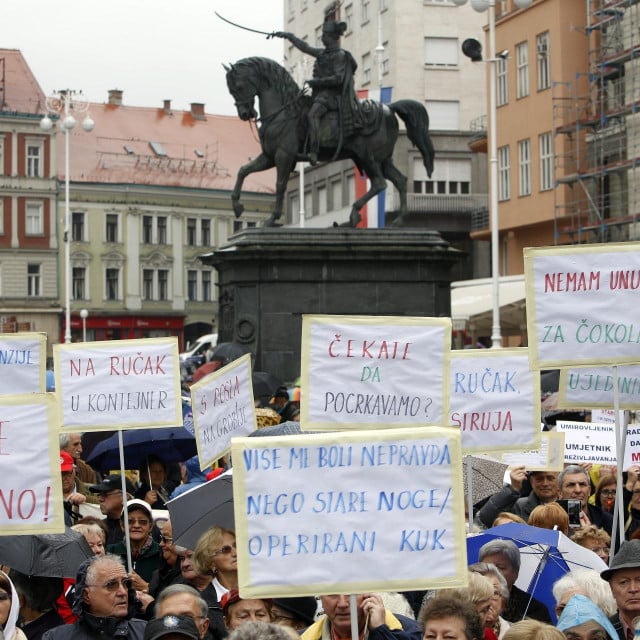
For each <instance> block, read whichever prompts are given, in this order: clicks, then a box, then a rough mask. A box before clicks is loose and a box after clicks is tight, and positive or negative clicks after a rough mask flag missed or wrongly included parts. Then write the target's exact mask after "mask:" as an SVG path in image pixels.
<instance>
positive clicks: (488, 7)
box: [452, 0, 533, 349]
mask: <svg viewBox="0 0 640 640" xmlns="http://www.w3.org/2000/svg"><path fill="white" fill-rule="evenodd" d="M452 1H453V4H455V5H456V6H458V7H461V6H462V5H464V4H466V2H467V0H452ZM514 2H515V5H516V7H517V8H518V9H527V8H528V7H530V6H531V3H532V2H533V0H514ZM471 7H472V8H473V9H474V10H475V11H478V12H479V13H482V12H484V11H488V19H489V59H488V60H487V62H488V63H489V135H488V138H489V176H490V191H491V193H490V199H489V217H490V219H491V285H492V296H491V298H492V301H493V305H492V306H493V311H492V318H493V320H492V327H491V347H492V348H494V349H497V348H499V347H501V346H502V335H501V331H500V229H499V216H498V143H497V132H496V119H497V113H496V94H497V82H496V65H497V63H498V60H500V59H504V57H505V54H504V52H503V53H501V54H500V56H499V57H496V0H471ZM462 52H463V53H464V54H465V55H466V56H467V57H469V58H471V60H472V61H473V62H479V61H481V60H482V53H481V52H482V45H481V44H480V43H479V42H478V41H477V40H473V39H469V40H465V42H464V43H463V45H462Z"/></svg>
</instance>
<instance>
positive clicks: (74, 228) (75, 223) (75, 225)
mask: <svg viewBox="0 0 640 640" xmlns="http://www.w3.org/2000/svg"><path fill="white" fill-rule="evenodd" d="M71 238H72V239H73V241H74V242H84V239H85V235H84V212H83V211H73V212H72V213H71Z"/></svg>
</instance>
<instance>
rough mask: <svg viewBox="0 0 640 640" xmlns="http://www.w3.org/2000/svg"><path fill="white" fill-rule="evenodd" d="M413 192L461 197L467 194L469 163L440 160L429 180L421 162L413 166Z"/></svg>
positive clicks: (469, 179) (465, 161) (469, 182)
mask: <svg viewBox="0 0 640 640" xmlns="http://www.w3.org/2000/svg"><path fill="white" fill-rule="evenodd" d="M413 175H414V182H413V190H414V192H415V193H424V194H441V195H462V194H468V193H469V192H470V190H471V189H470V187H471V162H470V161H469V160H456V159H453V158H451V159H448V158H444V159H443V158H441V159H440V160H439V161H438V162H437V163H436V167H435V170H434V172H433V175H432V176H431V178H429V177H427V172H426V170H425V168H424V164H423V163H422V160H417V159H416V160H415V161H414V165H413Z"/></svg>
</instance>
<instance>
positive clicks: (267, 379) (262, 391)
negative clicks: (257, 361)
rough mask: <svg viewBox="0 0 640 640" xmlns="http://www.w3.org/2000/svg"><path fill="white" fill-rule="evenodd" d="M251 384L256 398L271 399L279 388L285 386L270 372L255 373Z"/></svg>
mask: <svg viewBox="0 0 640 640" xmlns="http://www.w3.org/2000/svg"><path fill="white" fill-rule="evenodd" d="M251 384H252V385H253V397H254V398H270V397H271V396H272V395H273V394H274V393H275V392H276V391H277V390H278V388H279V387H282V386H284V385H283V384H282V381H281V380H280V379H279V378H276V376H274V375H273V374H272V373H269V372H268V371H254V372H253V374H252V375H251Z"/></svg>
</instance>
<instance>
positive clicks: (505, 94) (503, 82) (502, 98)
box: [496, 58, 509, 107]
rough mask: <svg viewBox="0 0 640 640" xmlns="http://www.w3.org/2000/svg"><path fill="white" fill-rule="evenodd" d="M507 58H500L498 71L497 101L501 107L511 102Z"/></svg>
mask: <svg viewBox="0 0 640 640" xmlns="http://www.w3.org/2000/svg"><path fill="white" fill-rule="evenodd" d="M507 69H508V67H507V60H506V58H498V70H497V73H496V83H497V85H498V86H497V93H498V96H497V101H496V104H497V105H498V106H499V107H501V106H503V105H505V104H507V103H508V102H509V77H508V75H507Z"/></svg>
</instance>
